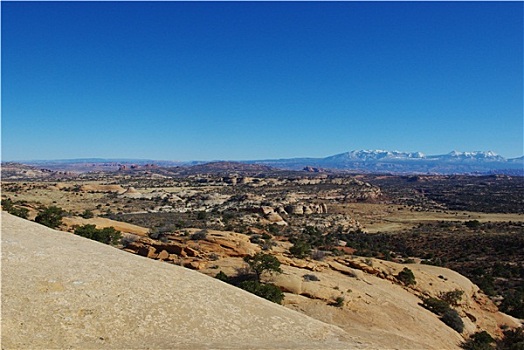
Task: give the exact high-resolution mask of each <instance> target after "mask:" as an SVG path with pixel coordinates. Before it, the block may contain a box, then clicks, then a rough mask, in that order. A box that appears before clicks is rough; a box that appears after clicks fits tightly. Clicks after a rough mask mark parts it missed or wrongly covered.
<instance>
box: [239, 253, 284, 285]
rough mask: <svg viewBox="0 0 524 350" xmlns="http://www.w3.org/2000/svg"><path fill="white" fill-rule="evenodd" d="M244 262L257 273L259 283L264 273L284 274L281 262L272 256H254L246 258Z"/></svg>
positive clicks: (261, 254)
mask: <svg viewBox="0 0 524 350" xmlns="http://www.w3.org/2000/svg"><path fill="white" fill-rule="evenodd" d="M244 261H245V262H246V263H247V264H248V265H249V267H250V268H251V270H253V271H254V272H255V274H256V276H257V280H258V281H260V276H261V275H262V273H263V272H264V271H267V272H270V273H272V272H277V273H282V269H281V268H280V261H278V259H277V258H275V257H274V256H273V255H270V254H264V253H257V254H255V255H253V256H246V257H244Z"/></svg>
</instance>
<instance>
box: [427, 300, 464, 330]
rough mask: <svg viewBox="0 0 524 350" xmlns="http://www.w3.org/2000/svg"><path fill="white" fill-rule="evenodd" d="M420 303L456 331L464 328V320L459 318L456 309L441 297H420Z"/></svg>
mask: <svg viewBox="0 0 524 350" xmlns="http://www.w3.org/2000/svg"><path fill="white" fill-rule="evenodd" d="M421 305H422V306H423V307H425V308H426V309H428V310H429V311H431V312H433V313H434V314H436V315H438V316H440V320H441V321H442V322H444V323H445V324H446V325H448V326H449V327H451V328H452V329H454V330H456V331H457V332H459V333H462V331H463V330H464V322H463V321H462V319H461V318H460V316H459V314H458V312H457V310H455V309H452V308H451V307H450V305H449V303H448V302H446V301H444V300H441V299H437V298H432V297H428V298H423V299H422V304H421Z"/></svg>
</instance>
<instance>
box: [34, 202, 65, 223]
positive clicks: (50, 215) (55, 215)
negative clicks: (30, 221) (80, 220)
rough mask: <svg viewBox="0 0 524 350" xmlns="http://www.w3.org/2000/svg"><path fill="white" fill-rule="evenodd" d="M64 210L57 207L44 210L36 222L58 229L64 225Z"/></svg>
mask: <svg viewBox="0 0 524 350" xmlns="http://www.w3.org/2000/svg"><path fill="white" fill-rule="evenodd" d="M63 217H64V210H63V209H62V208H60V207H57V206H50V207H48V208H44V210H42V211H41V212H40V213H38V215H37V216H36V218H35V222H38V223H39V224H42V225H45V226H47V227H51V228H57V227H58V226H60V225H61V224H62V218H63Z"/></svg>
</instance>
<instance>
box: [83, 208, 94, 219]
mask: <svg viewBox="0 0 524 350" xmlns="http://www.w3.org/2000/svg"><path fill="white" fill-rule="evenodd" d="M80 216H81V217H83V218H84V219H91V218H93V217H95V214H93V212H92V211H91V210H89V209H86V210H84V212H83V213H82V214H80Z"/></svg>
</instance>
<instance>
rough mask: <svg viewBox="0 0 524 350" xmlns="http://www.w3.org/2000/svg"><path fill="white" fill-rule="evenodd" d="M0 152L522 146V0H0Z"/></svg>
mask: <svg viewBox="0 0 524 350" xmlns="http://www.w3.org/2000/svg"><path fill="white" fill-rule="evenodd" d="M1 7H2V21H1V22H2V159H3V160H29V159H62V158H83V157H121V158H149V159H166V160H216V159H228V160H247V159H265V158H287V157H303V156H311V157H323V156H329V155H333V154H336V153H342V152H346V151H349V150H354V149H388V150H400V151H422V152H424V153H426V154H443V153H448V152H450V151H452V150H459V151H475V150H492V151H494V152H497V153H499V154H501V155H502V156H505V157H508V158H511V157H517V156H521V155H523V153H524V150H523V3H522V2H509V3H503V2H477V3H475V2H432V3H422V2H395V3H390V2H380V3H375V2H330V3H320V2H263V3H260V2H225V3H224V2H223V3H212V2H185V3H181V2H153V3H147V2H112V3H107V2H82V3H78V2H54V3H49V2H30V3H27V2H2V4H1Z"/></svg>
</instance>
